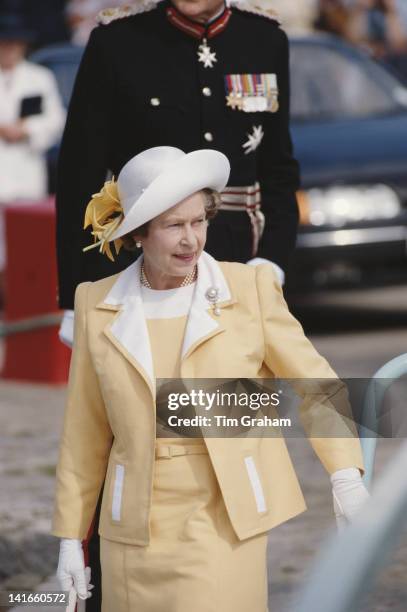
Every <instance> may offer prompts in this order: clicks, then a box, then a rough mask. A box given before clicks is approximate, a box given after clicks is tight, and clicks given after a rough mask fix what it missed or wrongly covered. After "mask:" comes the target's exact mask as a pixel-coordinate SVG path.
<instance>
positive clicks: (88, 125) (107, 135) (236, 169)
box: [57, 1, 298, 308]
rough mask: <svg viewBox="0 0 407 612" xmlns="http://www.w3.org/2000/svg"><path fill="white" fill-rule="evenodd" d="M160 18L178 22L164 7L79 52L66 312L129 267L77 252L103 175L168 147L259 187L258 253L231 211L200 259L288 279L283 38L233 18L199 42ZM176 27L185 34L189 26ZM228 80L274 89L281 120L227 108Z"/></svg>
mask: <svg viewBox="0 0 407 612" xmlns="http://www.w3.org/2000/svg"><path fill="white" fill-rule="evenodd" d="M168 10H173V11H174V9H173V8H172V7H171V5H169V4H168V3H167V2H166V1H164V2H161V3H160V4H158V6H157V7H156V8H154V9H153V10H151V11H148V12H145V13H141V14H138V15H133V16H129V17H125V18H122V19H117V20H114V21H112V22H111V23H109V24H107V25H99V26H98V27H96V28H95V30H93V32H92V35H91V37H90V41H89V44H88V46H87V48H86V50H85V53H84V56H83V60H82V63H81V66H80V69H79V72H78V75H77V80H76V84H75V87H74V91H73V96H72V100H71V104H70V109H69V113H68V120H67V125H66V130H65V134H64V138H63V143H62V148H61V154H60V163H59V181H58V192H57V244H58V259H59V282H60V304H61V306H62V307H65V308H72V305H73V295H74V290H75V287H76V285H77V284H78V283H79V282H81V281H85V280H97V279H98V278H101V277H104V276H107V275H109V274H113V273H115V272H117V271H119V270H121V269H123V268H124V267H126V266H127V265H129V263H131V261H132V257H133V256H131V255H130V254H128V253H125V252H124V253H121V255H120V257H119V259H118V261H117V262H115V263H114V264H112V263H111V262H109V261H107V258H105V257H102V256H101V255H99V253H98V252H97V249H94V250H93V251H91V252H86V253H82V248H83V247H84V246H86V245H88V244H90V242H91V236H90V234H89V233H87V232H84V231H83V230H82V226H83V217H84V210H85V207H86V204H87V202H88V201H89V199H90V197H91V195H92V194H93V193H95V192H97V191H99V190H100V188H101V187H102V185H103V182H104V180H105V177H106V172H107V170H110V171H111V172H112V173H113V174H114V175H115V176H116V177H117V175H118V173H119V171H120V169H121V168H122V167H123V165H124V164H125V163H126V162H127V161H128V160H129V159H130V158H131V157H133V156H134V155H136V154H137V153H140V152H141V151H143V150H145V149H148V148H149V147H153V146H159V145H170V146H176V147H179V148H181V149H183V150H184V151H185V152H190V151H192V150H196V149H200V148H214V149H217V150H219V151H221V152H223V153H224V154H225V155H226V156H227V157H228V158H229V160H230V162H231V167H232V172H231V177H230V181H229V188H231V187H233V186H236V187H240V186H254V185H255V184H256V182H258V183H259V184H260V188H261V199H262V204H261V206H262V212H263V214H264V215H265V229H264V232H263V236H262V239H261V241H260V243H259V245H258V248H257V249H256V253H254V252H253V241H252V229H253V228H252V222H251V219H250V216H249V215H248V214H246V212H238V211H236V210H234V209H233V206H231V207H230V208H231V210H225V211H221V212H220V214H219V215H218V217H217V218H216V219H215V220H214V221H213V222H212V224H211V227H210V229H209V238H208V243H207V250H208V251H209V252H210V253H212V254H213V255H214V256H216V257H217V258H218V259H227V260H236V261H242V262H245V261H247V260H249V259H250V258H251V257H252V256H253V255H255V254H257V256H259V257H264V258H267V259H270V260H272V261H274V262H275V263H277V264H278V265H279V266H280V267H281V268H283V269H284V268H285V267H286V264H287V260H288V256H289V254H290V253H291V252H292V250H293V248H294V243H295V235H296V228H297V205H296V200H295V191H296V189H297V187H298V166H297V163H296V161H295V160H294V159H293V157H292V145H291V140H290V135H289V127H288V106H289V83H288V42H287V37H286V35H285V33H284V32H283V31H282V30H281V29H280V27H279V25H278V23H277V22H276V21H274V20H272V19H269V18H266V17H263V16H260V15H256V14H251V13H248V12H245V11H241V10H238V9H236V8H232V9H225V11H227V14H226V13H225V14H224V15H223V17H222V16H221V17H220V18H219V19H218V20H217V22H216V23H215V24H212V25H211V26H209V27H211V28H212V30H210V31H209V30H205V28H202V30H203V33H202V34H199V35H198V37H197V36H195V35H191V32H189V31H186V30H185V27H184V29H180V27H177V25H176V23H174V22H172V21H170V19H169V16H168ZM178 16H179V14H178ZM225 16H226V17H227V19H225ZM176 17H177V15H176ZM176 21H177V20H176ZM184 21H185V20H184ZM189 23H192V22H189ZM184 26H186V29H187V30H188V27H189V26H188V23H186V24H185V23H184ZM194 27H197V26H196V24H195V26H194ZM198 28H199V26H198ZM192 29H193V28H192ZM205 36H207V37H208V38H207V46H208V47H209V48H210V52H211V53H213V54H215V58H216V61H212V62H211V61H210V60H209V61H210V63H211V64H212V66H206V67H205V63H204V62H203V61H199V59H198V57H199V56H198V52H199V47H200V45H202V39H203V37H205ZM230 75H237V77H233V78H231V77H230ZM256 75H257V76H256ZM262 75H263V76H262ZM264 75H266V76H264ZM267 75H270V76H267ZM236 78H237V79H238V81H239V82H240V83H246V85H245V87H246V88H250V87H251V86H252V84H253V82H254V79H255V78H257V79H259V80H260V81H261V80H263V81H265V80H266V79H271V80H275V81H276V85H277V89H278V94H277V96H276V101H277V102H278V110H277V106H276V105H275V107H274V111H273V112H270V111H262V112H258V111H256V112H250V110H249V111H243V110H238V109H237V108H233V107H231V106H228V104H227V95H228V93H230V89H228V88H231V87H233V86H234V85H233V82H234V83H235V84H236ZM233 79H234V81H233ZM237 192H239V189H237ZM232 199H233V190H232Z"/></svg>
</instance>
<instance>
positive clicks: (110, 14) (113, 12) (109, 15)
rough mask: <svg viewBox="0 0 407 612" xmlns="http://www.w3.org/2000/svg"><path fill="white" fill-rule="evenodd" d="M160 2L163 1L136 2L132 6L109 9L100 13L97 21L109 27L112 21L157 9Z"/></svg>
mask: <svg viewBox="0 0 407 612" xmlns="http://www.w3.org/2000/svg"><path fill="white" fill-rule="evenodd" d="M160 1H161V0H136V2H133V3H132V4H124V5H123V6H117V7H115V8H107V9H104V10H103V11H100V13H99V14H98V16H97V17H96V21H97V22H98V23H100V24H102V25H108V24H109V23H111V22H112V21H116V19H124V18H125V17H131V16H132V15H138V14H139V13H147V11H152V10H153V9H155V7H156V6H157V4H158V3H159V2H160Z"/></svg>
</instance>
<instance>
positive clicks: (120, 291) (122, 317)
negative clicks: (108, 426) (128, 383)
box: [103, 256, 155, 395]
mask: <svg viewBox="0 0 407 612" xmlns="http://www.w3.org/2000/svg"><path fill="white" fill-rule="evenodd" d="M142 260H143V257H142V256H141V257H139V258H138V259H137V261H135V262H134V263H133V264H131V265H130V266H129V267H128V268H126V269H125V270H124V271H123V272H122V273H121V274H120V275H119V278H118V279H117V281H116V282H115V284H114V285H113V287H112V288H111V289H110V291H109V293H108V295H107V296H106V298H105V299H104V300H103V304H107V305H111V306H119V305H121V309H120V312H119V314H118V316H117V317H115V319H114V321H113V323H111V324H110V325H108V326H107V328H106V329H105V334H106V335H107V336H108V337H109V338H110V339H111V340H112V341H113V342H114V344H115V345H117V344H116V343H119V345H120V346H121V347H122V348H124V350H125V352H124V354H125V356H127V355H126V353H127V354H128V355H130V356H131V357H132V358H133V359H134V360H135V361H136V363H137V365H136V364H133V365H136V367H138V369H139V370H140V372H141V374H142V375H143V377H144V378H145V379H146V382H147V384H148V385H149V387H150V389H151V391H152V393H153V395H154V393H155V378H154V367H153V358H152V355H151V346H150V339H149V337H148V329H147V323H146V319H145V316H144V308H143V300H142V297H141V287H140V267H141V262H142ZM111 336H113V338H114V340H115V341H114V340H113V338H112V337H111ZM118 348H120V347H118Z"/></svg>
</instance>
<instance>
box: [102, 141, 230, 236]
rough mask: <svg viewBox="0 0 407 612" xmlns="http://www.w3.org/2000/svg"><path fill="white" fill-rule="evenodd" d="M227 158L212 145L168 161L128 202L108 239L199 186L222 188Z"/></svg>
mask: <svg viewBox="0 0 407 612" xmlns="http://www.w3.org/2000/svg"><path fill="white" fill-rule="evenodd" d="M229 174H230V164H229V160H228V158H227V157H226V156H225V155H223V153H220V152H219V151H215V150H212V149H201V150H199V151H193V152H192V153H187V154H186V155H185V156H184V157H182V158H181V159H178V160H177V161H175V162H173V163H172V164H169V165H168V166H167V167H166V169H165V170H164V172H162V173H161V174H160V175H159V176H157V178H156V179H155V180H154V181H152V182H151V183H150V185H149V186H148V187H147V189H146V190H145V191H144V192H143V194H142V195H141V196H140V197H139V198H138V199H137V200H136V201H135V202H134V204H132V205H131V208H130V210H129V212H128V213H127V214H126V216H125V218H124V219H123V221H122V223H121V224H120V225H119V227H118V228H117V230H116V231H115V232H114V233H113V234H112V236H111V237H110V240H111V241H112V240H116V239H117V238H121V237H122V236H124V235H125V234H128V233H129V232H131V231H133V230H135V229H137V228H138V227H140V226H141V225H144V223H147V222H148V221H151V220H152V219H154V218H155V217H158V215H160V214H162V213H163V212H165V211H166V210H169V209H170V208H172V207H173V206H175V205H176V204H179V203H180V202H182V201H183V200H185V198H188V197H189V196H191V195H193V194H194V193H196V192H197V191H201V189H205V188H209V189H214V190H216V191H222V190H223V189H224V188H225V187H226V185H227V182H228V180H229Z"/></svg>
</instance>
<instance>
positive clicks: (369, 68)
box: [291, 43, 399, 119]
mask: <svg viewBox="0 0 407 612" xmlns="http://www.w3.org/2000/svg"><path fill="white" fill-rule="evenodd" d="M398 86H399V84H398V83H397V81H396V80H395V79H393V77H392V76H391V75H389V74H387V73H386V72H385V71H384V70H383V69H382V68H379V67H378V66H376V65H375V64H374V63H373V62H372V61H371V60H369V59H368V58H367V59H366V60H364V59H362V58H359V57H358V56H357V55H356V54H355V55H350V54H349V55H348V54H347V53H345V52H340V51H338V50H335V49H332V48H331V47H329V46H326V45H317V44H312V45H309V44H301V43H294V44H292V45H291V115H292V118H293V119H310V118H311V119H318V118H330V117H368V116H370V115H377V114H383V113H390V112H394V111H395V110H397V108H398V104H397V103H396V102H395V99H394V91H395V89H396V88H397V87H398Z"/></svg>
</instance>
